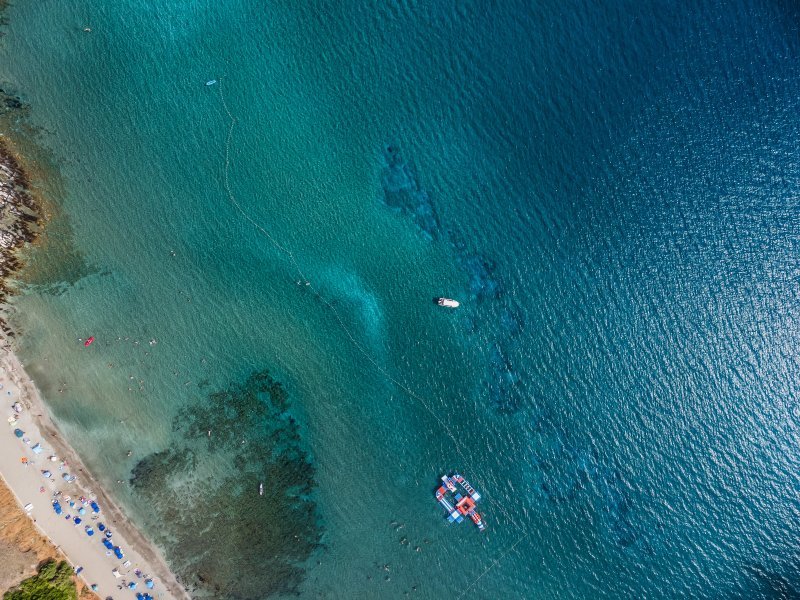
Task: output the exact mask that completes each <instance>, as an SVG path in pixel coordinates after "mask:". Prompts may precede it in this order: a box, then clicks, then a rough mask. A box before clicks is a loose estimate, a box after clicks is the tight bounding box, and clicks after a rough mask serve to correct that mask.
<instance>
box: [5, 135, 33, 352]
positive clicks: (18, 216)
mask: <svg viewBox="0 0 800 600" xmlns="http://www.w3.org/2000/svg"><path fill="white" fill-rule="evenodd" d="M41 218H42V211H41V207H40V205H39V202H38V201H37V200H36V197H35V195H34V194H33V193H32V191H31V182H30V178H29V177H28V175H27V173H26V172H25V169H24V168H23V166H22V164H21V161H20V160H19V158H18V157H17V156H16V154H15V153H14V152H13V150H12V146H11V143H10V142H9V141H8V140H7V139H6V138H4V137H3V136H0V306H1V305H5V304H6V302H7V300H8V297H9V296H10V295H13V294H14V292H15V288H14V284H13V281H12V279H13V277H14V275H15V274H16V273H17V272H18V271H19V269H20V267H21V266H22V259H21V257H20V250H21V249H22V248H23V247H25V246H26V245H27V244H30V243H32V242H34V241H35V240H36V238H37V237H38V235H39V233H40V231H41ZM0 330H1V331H2V333H3V335H5V336H7V337H13V336H14V332H13V331H12V330H11V329H10V327H9V326H8V324H7V323H6V322H5V320H4V319H3V318H2V315H0Z"/></svg>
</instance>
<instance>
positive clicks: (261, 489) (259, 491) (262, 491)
mask: <svg viewBox="0 0 800 600" xmlns="http://www.w3.org/2000/svg"><path fill="white" fill-rule="evenodd" d="M258 495H259V496H263V495H264V484H263V483H259V484H258Z"/></svg>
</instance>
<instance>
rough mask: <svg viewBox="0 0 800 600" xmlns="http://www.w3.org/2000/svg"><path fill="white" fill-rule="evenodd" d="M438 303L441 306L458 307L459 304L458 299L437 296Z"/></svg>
mask: <svg viewBox="0 0 800 600" xmlns="http://www.w3.org/2000/svg"><path fill="white" fill-rule="evenodd" d="M436 304H438V305H439V306H446V307H447V308H458V306H459V304H458V301H456V300H451V299H450V298H437V299H436Z"/></svg>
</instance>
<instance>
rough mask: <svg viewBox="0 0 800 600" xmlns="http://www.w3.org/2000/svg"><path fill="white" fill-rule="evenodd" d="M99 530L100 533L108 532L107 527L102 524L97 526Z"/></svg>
mask: <svg viewBox="0 0 800 600" xmlns="http://www.w3.org/2000/svg"><path fill="white" fill-rule="evenodd" d="M97 528H98V529H99V530H100V531H105V530H106V526H105V525H103V524H102V523H98V524H97Z"/></svg>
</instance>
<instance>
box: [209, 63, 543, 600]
mask: <svg viewBox="0 0 800 600" xmlns="http://www.w3.org/2000/svg"><path fill="white" fill-rule="evenodd" d="M222 84H223V79H222V78H220V80H219V84H218V88H219V97H220V100H221V101H222V107H223V109H224V110H225V114H226V115H227V116H228V119H229V120H230V125H229V126H228V135H227V137H226V139H225V170H224V181H225V191H226V193H227V195H228V199H229V200H230V201H231V204H233V206H234V207H235V208H236V210H237V211H239V213H241V215H242V216H243V217H244V218H245V219H246V220H247V221H248V222H249V223H250V224H251V225H252V226H253V227H255V228H256V230H257V231H259V232H260V233H261V234H262V235H264V236H265V237H266V238H267V239H268V240H269V241H270V242H271V243H272V245H273V246H275V248H277V249H278V251H280V252H281V253H282V254H285V255H286V256H287V257H288V258H289V260H290V261H291V262H292V265H294V268H295V270H296V271H297V273H298V274H299V275H300V279H301V281H303V282H305V284H306V287H308V289H310V290H311V292H312V293H313V294H314V296H316V297H317V299H318V300H320V301H321V302H322V303H323V304H324V305H325V306H327V307H328V308H329V309H330V310H331V312H332V313H333V314H334V316H335V317H336V320H337V321H338V322H339V326H340V327H341V328H342V331H344V333H345V334H346V335H347V337H348V339H349V340H350V342H351V343H352V344H353V346H355V348H356V349H358V351H359V352H360V353H361V354H362V355H363V356H364V358H366V359H367V360H368V361H369V363H370V364H371V365H372V366H373V367H374V368H375V369H376V370H377V371H378V372H379V373H380V374H381V375H383V376H384V377H385V378H386V379H387V380H388V381H390V382H391V383H393V384H394V385H395V386H397V387H398V388H399V389H400V390H402V391H403V392H405V393H406V395H408V396H409V397H410V398H413V399H414V400H417V401H419V403H420V404H422V406H423V407H424V408H425V410H427V411H428V412H429V413H430V414H431V416H432V417H433V418H434V419H436V421H437V422H438V423H439V425H440V426H441V427H442V429H443V430H444V431H445V432H446V433H447V436H448V437H449V438H450V440H451V441H452V442H453V448H454V449H455V451H456V454H458V456H459V458H461V460H463V461H464V463H465V464H470V461H469V460H468V459H467V456H466V455H465V454H464V452H463V450H462V449H461V444H460V443H459V441H458V438H456V436H455V434H454V433H453V432H452V431H451V429H450V428H449V427H448V426H447V424H446V423H445V422H444V421H443V420H442V419H441V417H439V415H437V414H436V412H435V411H434V410H433V408H431V406H430V405H429V404H428V402H427V401H426V400H425V398H423V397H422V396H420V395H419V394H417V393H416V392H414V391H413V390H412V389H410V388H409V387H408V386H406V385H405V384H403V383H402V382H400V381H398V380H397V379H396V378H395V377H394V376H392V374H391V373H389V372H388V371H387V370H386V369H384V368H383V367H382V366H381V365H380V363H378V362H377V361H376V360H375V359H374V358H373V357H372V355H371V354H370V353H369V352H368V351H367V350H366V349H365V348H364V347H363V346H362V345H361V344H360V343H359V341H358V340H357V339H356V338H355V336H354V335H353V333H352V332H351V331H350V329H349V328H348V327H347V325H346V324H345V322H344V320H343V319H342V316H341V315H340V314H339V311H338V310H336V307H335V306H334V305H333V304H331V303H330V302H329V301H328V300H327V299H326V298H325V297H324V296H323V295H322V294H321V293H320V292H319V291H318V290H317V289H316V287H314V284H313V283H311V281H310V280H309V279H308V278H307V277H306V276H305V273H304V272H303V269H302V268H301V267H300V264H299V263H298V262H297V259H296V258H295V256H294V253H293V252H292V251H291V250H290V249H289V248H287V247H286V246H284V245H283V244H281V243H280V242H278V240H276V239H275V238H274V237H273V236H272V235H271V234H270V233H269V231H267V230H266V229H265V228H264V227H262V226H261V225H260V224H259V223H258V222H257V221H256V220H255V219H253V218H252V217H251V216H250V215H249V214H248V213H247V211H245V210H244V208H242V206H241V205H240V204H239V202H238V201H237V200H236V196H235V195H234V193H233V189H232V188H231V184H230V166H231V141H232V139H233V130H234V128H235V127H236V117H234V116H233V113H231V110H230V108H229V107H228V102H227V101H226V99H225V93H224V92H223V91H222ZM472 479H473V480H475V481H479V482H480V477H472ZM484 489H486V488H485V487H484ZM498 508H499V509H500V511H501V512H502V513H503V514H504V515H505V517H506V518H507V519H508V520H509V523H512V524H513V520H512V519H511V516H510V513H509V512H508V509H506V508H505V507H504V506H502V505H499V506H498ZM528 535H530V534H528V533H526V534H524V535H523V536H522V537H520V538H519V539H518V540H517V541H516V542H514V545H512V546H511V547H510V548H509V549H508V550H506V551H505V552H504V553H503V554H502V555H501V556H500V557H499V558H496V559H495V560H494V561H492V562H491V563H490V565H489V566H488V567H487V568H486V569H485V570H484V571H483V572H482V573H481V574H480V575H479V576H478V577H477V578H476V579H475V580H474V581H473V582H472V583H471V584H470V585H469V586H468V587H467V588H466V589H465V590H464V591H463V592H462V594H461V595H460V596H459V598H461V597H463V596H464V595H465V594H466V593H467V592H468V591H469V590H470V589H471V588H472V587H473V586H474V585H475V584H476V583H477V582H478V580H479V579H481V578H482V577H483V576H484V575H486V574H487V573H488V572H489V571H491V570H492V569H493V568H494V567H495V566H497V565H498V564H499V563H500V561H502V560H503V559H504V558H505V557H506V555H507V554H508V553H509V552H511V551H512V550H514V548H516V547H517V545H518V544H519V543H520V542H522V540H524V539H525V538H527V537H528Z"/></svg>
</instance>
